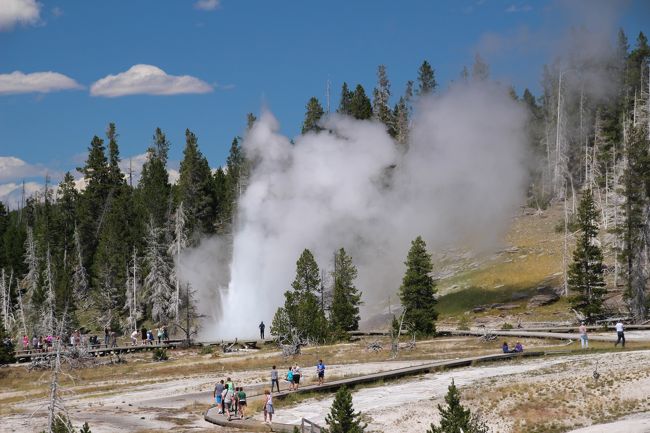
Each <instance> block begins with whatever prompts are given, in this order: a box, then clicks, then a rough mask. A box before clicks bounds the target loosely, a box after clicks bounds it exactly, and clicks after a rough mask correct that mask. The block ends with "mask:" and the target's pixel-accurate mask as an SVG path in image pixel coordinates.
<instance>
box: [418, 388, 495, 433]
mask: <svg viewBox="0 0 650 433" xmlns="http://www.w3.org/2000/svg"><path fill="white" fill-rule="evenodd" d="M445 402H446V403H447V407H444V408H443V407H442V406H441V405H438V411H439V412H440V416H441V417H442V419H441V420H440V426H435V425H434V424H431V429H430V430H427V433H487V432H488V431H489V430H488V428H487V426H486V425H485V423H483V422H482V421H481V420H480V419H479V418H478V417H476V416H474V415H472V413H471V411H470V410H469V409H465V408H464V407H463V405H462V404H460V393H459V392H458V388H456V385H455V384H454V381H453V379H452V381H451V385H449V388H448V390H447V395H445Z"/></svg>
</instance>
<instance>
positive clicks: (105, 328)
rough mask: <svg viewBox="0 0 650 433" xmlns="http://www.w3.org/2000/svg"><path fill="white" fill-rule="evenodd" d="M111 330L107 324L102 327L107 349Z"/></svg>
mask: <svg viewBox="0 0 650 433" xmlns="http://www.w3.org/2000/svg"><path fill="white" fill-rule="evenodd" d="M110 334H111V330H110V329H108V326H105V327H104V346H106V348H107V349H108V340H109V338H110Z"/></svg>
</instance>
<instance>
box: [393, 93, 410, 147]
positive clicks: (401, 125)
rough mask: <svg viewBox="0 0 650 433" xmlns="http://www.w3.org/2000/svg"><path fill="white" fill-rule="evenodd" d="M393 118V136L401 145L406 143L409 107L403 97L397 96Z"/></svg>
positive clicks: (407, 138)
mask: <svg viewBox="0 0 650 433" xmlns="http://www.w3.org/2000/svg"><path fill="white" fill-rule="evenodd" d="M393 118H394V119H395V129H394V132H393V133H394V137H395V141H397V143H399V144H401V145H406V144H407V143H408V140H409V108H408V104H407V101H406V98H405V97H401V98H399V102H398V103H397V105H395V109H394V111H393Z"/></svg>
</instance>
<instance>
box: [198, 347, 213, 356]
mask: <svg viewBox="0 0 650 433" xmlns="http://www.w3.org/2000/svg"><path fill="white" fill-rule="evenodd" d="M212 352H213V348H212V346H202V347H201V350H199V355H211V354H212Z"/></svg>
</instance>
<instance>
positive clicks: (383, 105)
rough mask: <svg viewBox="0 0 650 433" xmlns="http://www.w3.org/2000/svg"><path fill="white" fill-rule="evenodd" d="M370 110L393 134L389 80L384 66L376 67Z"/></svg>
mask: <svg viewBox="0 0 650 433" xmlns="http://www.w3.org/2000/svg"><path fill="white" fill-rule="evenodd" d="M372 95H373V99H372V111H373V115H374V117H375V118H376V119H378V120H379V121H380V122H382V123H383V124H384V125H386V129H387V130H388V132H389V133H390V134H391V136H393V137H394V136H395V120H394V118H393V113H392V112H391V109H390V106H389V103H390V81H388V74H387V73H386V66H384V65H379V66H378V67H377V87H375V89H374V90H373V92H372Z"/></svg>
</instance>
